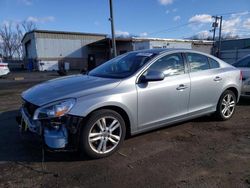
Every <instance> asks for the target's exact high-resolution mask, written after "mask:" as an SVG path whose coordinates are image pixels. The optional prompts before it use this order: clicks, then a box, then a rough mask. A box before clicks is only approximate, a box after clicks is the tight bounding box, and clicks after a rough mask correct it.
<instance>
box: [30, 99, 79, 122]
mask: <svg viewBox="0 0 250 188" xmlns="http://www.w3.org/2000/svg"><path fill="white" fill-rule="evenodd" d="M75 102H76V99H65V100H60V101H56V102H53V103H50V104H47V105H45V106H41V107H40V108H38V109H37V110H36V111H35V113H34V116H33V120H42V119H50V118H57V117H61V116H64V115H66V114H67V113H68V112H69V111H70V110H71V109H72V107H73V106H74V105H75Z"/></svg>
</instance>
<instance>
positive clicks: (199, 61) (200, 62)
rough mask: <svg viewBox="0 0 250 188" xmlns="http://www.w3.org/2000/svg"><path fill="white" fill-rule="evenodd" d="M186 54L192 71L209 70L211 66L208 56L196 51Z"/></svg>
mask: <svg viewBox="0 0 250 188" xmlns="http://www.w3.org/2000/svg"><path fill="white" fill-rule="evenodd" d="M186 56H187V61H188V63H189V65H190V69H191V72H197V71H201V70H207V69H209V68H210V67H209V63H208V59H207V57H206V56H204V55H201V54H196V53H187V54H186Z"/></svg>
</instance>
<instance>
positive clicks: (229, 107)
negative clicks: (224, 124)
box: [216, 90, 236, 121]
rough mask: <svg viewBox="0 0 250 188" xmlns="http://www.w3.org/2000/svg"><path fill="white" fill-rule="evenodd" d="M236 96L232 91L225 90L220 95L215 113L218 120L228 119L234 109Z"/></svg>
mask: <svg viewBox="0 0 250 188" xmlns="http://www.w3.org/2000/svg"><path fill="white" fill-rule="evenodd" d="M235 106H236V97H235V94H234V92H232V91H230V90H226V91H225V92H224V93H223V94H222V95H221V97H220V100H219V102H218V105H217V111H216V115H217V117H218V119H219V120H222V121H225V120H228V119H230V118H231V117H232V116H233V114H234V111H235Z"/></svg>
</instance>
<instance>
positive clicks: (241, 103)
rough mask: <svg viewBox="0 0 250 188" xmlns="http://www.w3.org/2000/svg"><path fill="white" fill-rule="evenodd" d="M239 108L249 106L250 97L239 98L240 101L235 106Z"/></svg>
mask: <svg viewBox="0 0 250 188" xmlns="http://www.w3.org/2000/svg"><path fill="white" fill-rule="evenodd" d="M237 105H239V106H249V105H250V97H240V101H239V103H238V104H237Z"/></svg>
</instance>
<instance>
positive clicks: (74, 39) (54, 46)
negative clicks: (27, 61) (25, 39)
mask: <svg viewBox="0 0 250 188" xmlns="http://www.w3.org/2000/svg"><path fill="white" fill-rule="evenodd" d="M103 38H104V37H103V36H88V35H86V36H84V35H66V34H50V33H37V38H36V41H37V53H38V58H43V57H46V58H56V57H63V58H64V57H73V58H87V56H88V52H87V48H86V47H85V46H86V45H87V44H89V43H92V42H95V41H97V40H101V39H103Z"/></svg>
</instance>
